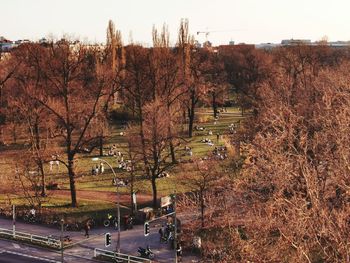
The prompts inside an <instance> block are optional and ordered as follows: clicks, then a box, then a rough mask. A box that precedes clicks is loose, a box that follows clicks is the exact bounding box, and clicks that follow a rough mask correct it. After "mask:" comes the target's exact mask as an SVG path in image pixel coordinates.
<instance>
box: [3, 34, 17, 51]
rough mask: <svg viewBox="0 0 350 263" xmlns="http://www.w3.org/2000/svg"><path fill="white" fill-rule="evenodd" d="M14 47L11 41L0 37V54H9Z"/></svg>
mask: <svg viewBox="0 0 350 263" xmlns="http://www.w3.org/2000/svg"><path fill="white" fill-rule="evenodd" d="M13 47H14V44H13V42H12V41H11V40H8V39H6V38H4V37H3V36H0V51H1V52H9V51H10V50H11V49H12V48H13Z"/></svg>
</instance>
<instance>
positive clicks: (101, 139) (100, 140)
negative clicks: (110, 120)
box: [99, 135, 103, 156]
mask: <svg viewBox="0 0 350 263" xmlns="http://www.w3.org/2000/svg"><path fill="white" fill-rule="evenodd" d="M99 146H100V156H103V136H102V135H100V137H99Z"/></svg>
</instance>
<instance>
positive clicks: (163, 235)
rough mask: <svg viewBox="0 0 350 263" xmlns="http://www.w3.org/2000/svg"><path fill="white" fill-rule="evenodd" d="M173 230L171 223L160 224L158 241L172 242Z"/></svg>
mask: <svg viewBox="0 0 350 263" xmlns="http://www.w3.org/2000/svg"><path fill="white" fill-rule="evenodd" d="M174 232H175V226H174V225H173V224H172V223H169V222H168V223H166V225H165V226H164V225H162V227H161V228H159V231H158V233H159V236H160V237H159V241H160V243H165V244H168V242H169V243H170V242H172V241H173V240H174Z"/></svg>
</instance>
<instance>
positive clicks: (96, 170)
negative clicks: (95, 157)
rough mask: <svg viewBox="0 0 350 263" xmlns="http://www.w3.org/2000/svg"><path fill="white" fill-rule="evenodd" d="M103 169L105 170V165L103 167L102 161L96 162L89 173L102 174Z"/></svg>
mask: <svg viewBox="0 0 350 263" xmlns="http://www.w3.org/2000/svg"><path fill="white" fill-rule="evenodd" d="M104 171H105V167H104V165H103V163H100V164H96V166H95V167H92V168H91V174H92V175H98V174H103V173H104Z"/></svg>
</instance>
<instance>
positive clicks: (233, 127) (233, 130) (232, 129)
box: [228, 123, 239, 134]
mask: <svg viewBox="0 0 350 263" xmlns="http://www.w3.org/2000/svg"><path fill="white" fill-rule="evenodd" d="M238 127H239V123H231V124H230V125H229V126H228V128H229V131H230V133H231V134H234V133H236V129H237V128H238Z"/></svg>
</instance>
